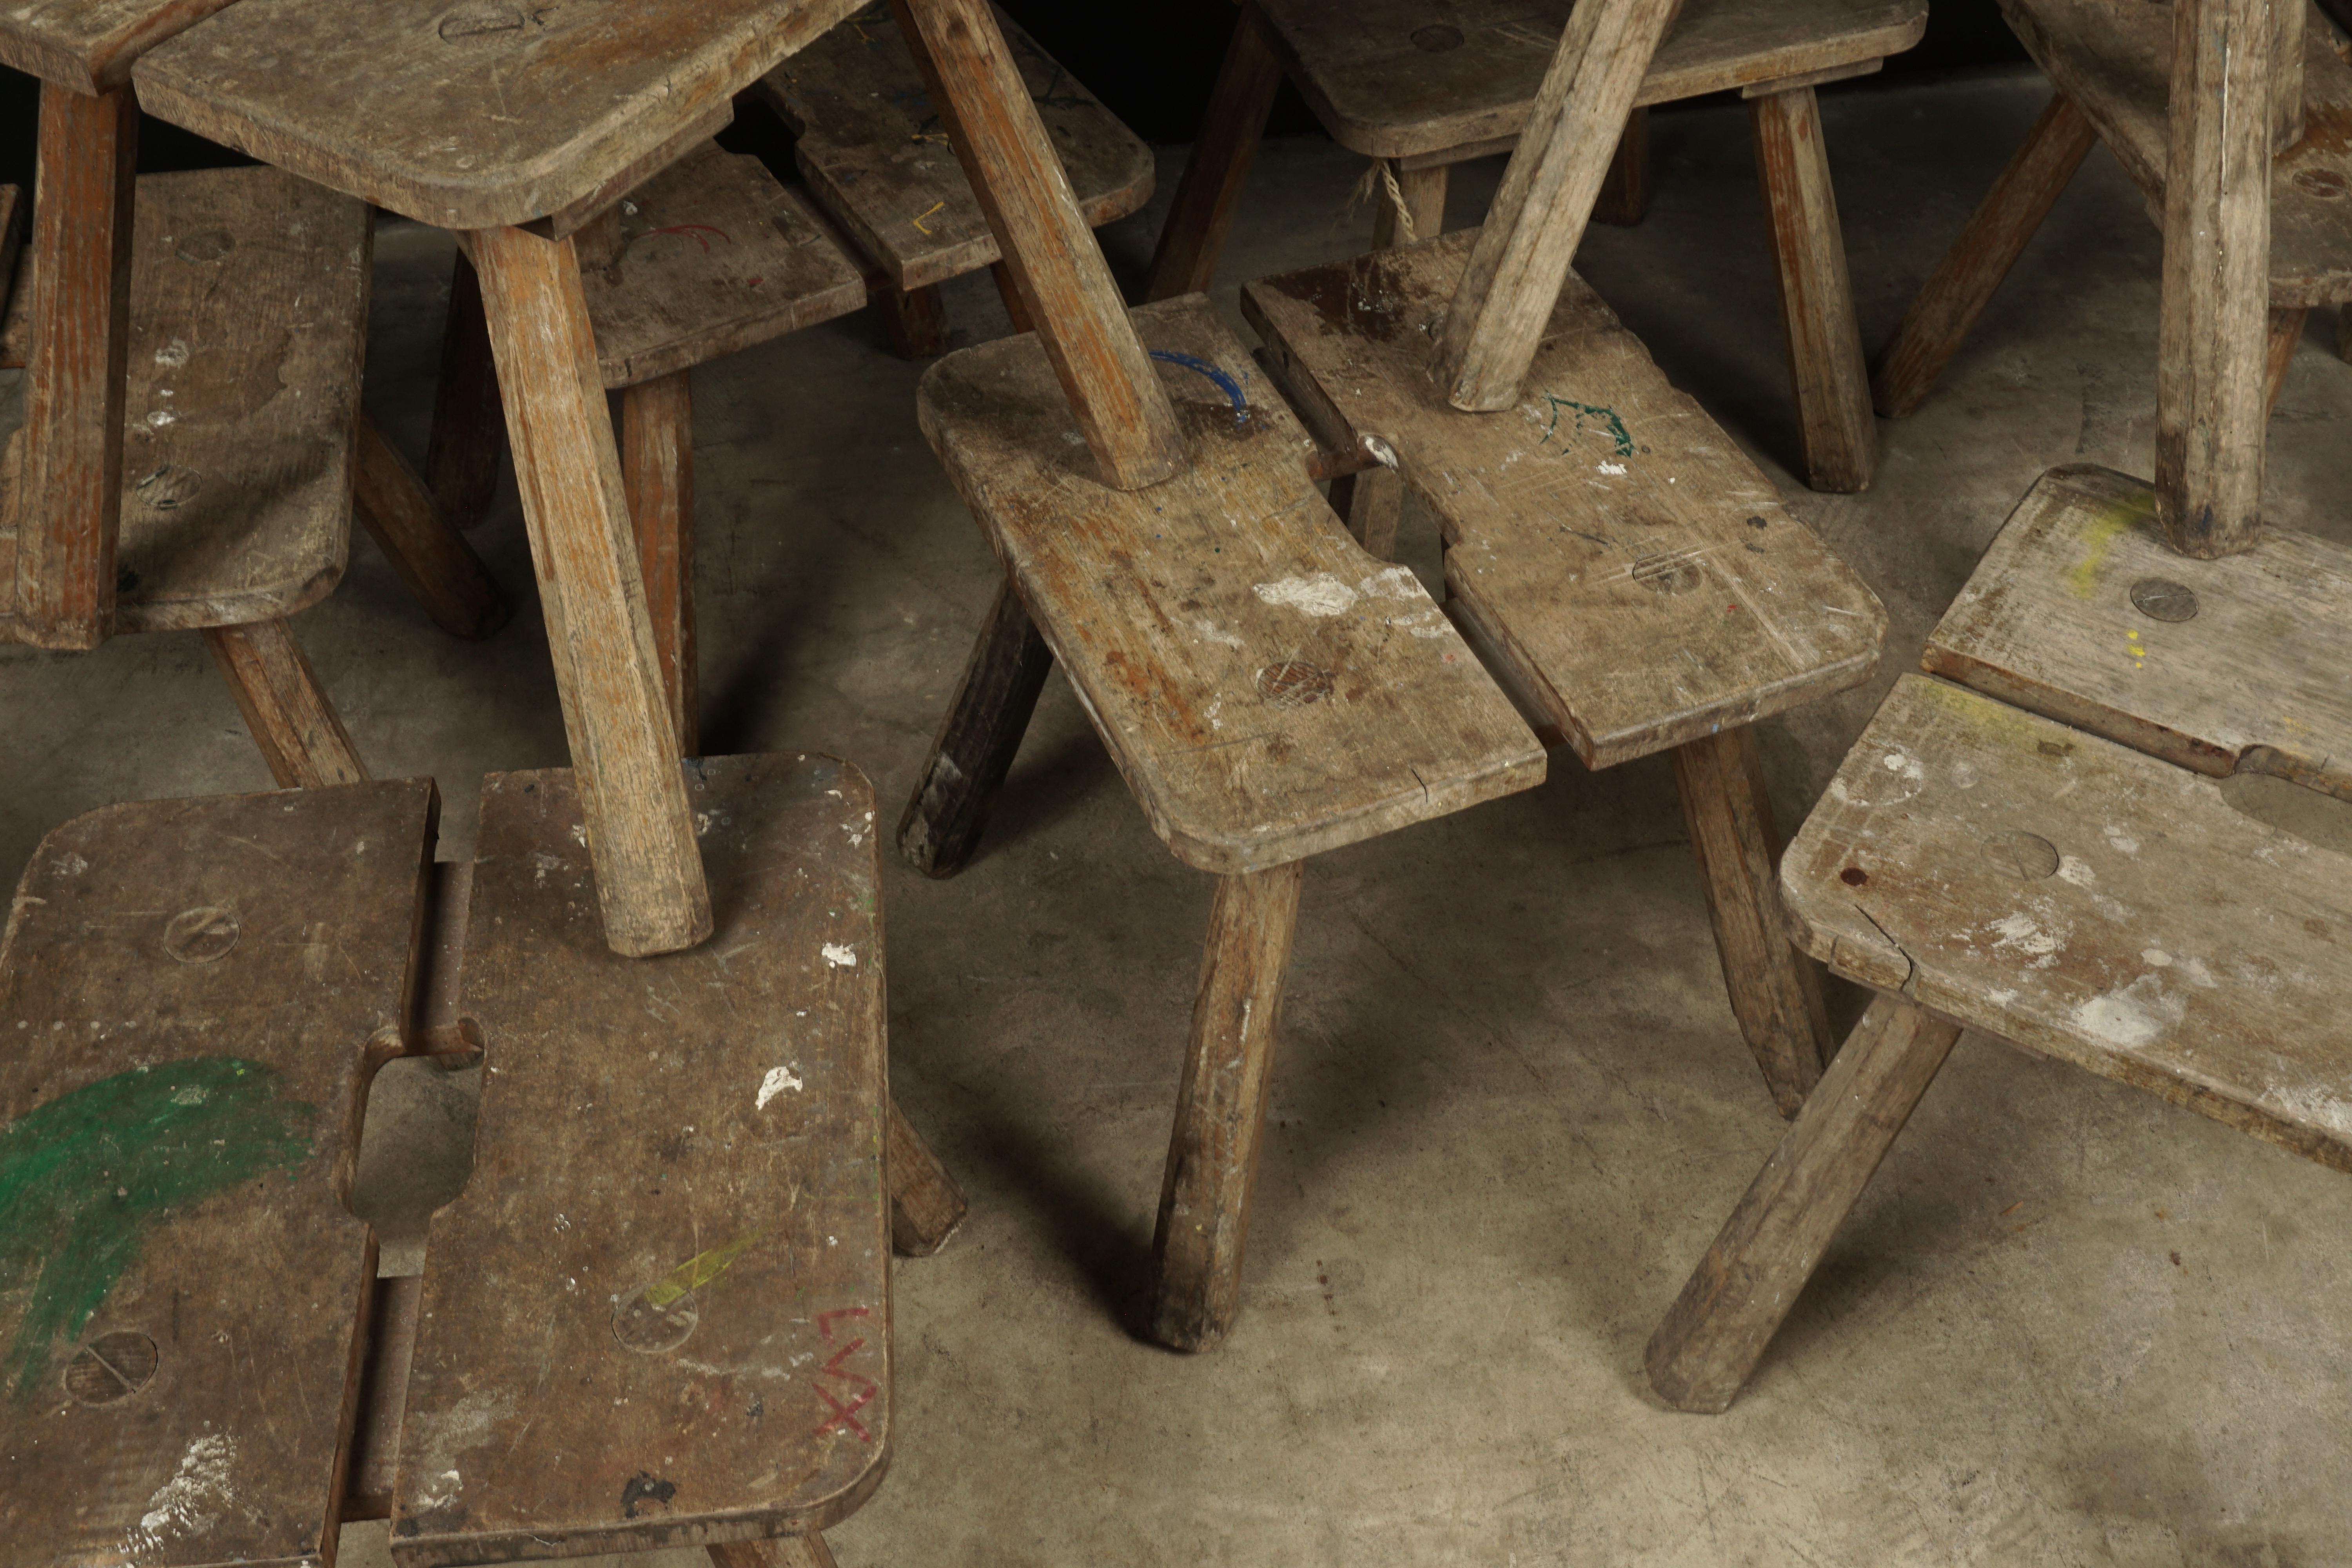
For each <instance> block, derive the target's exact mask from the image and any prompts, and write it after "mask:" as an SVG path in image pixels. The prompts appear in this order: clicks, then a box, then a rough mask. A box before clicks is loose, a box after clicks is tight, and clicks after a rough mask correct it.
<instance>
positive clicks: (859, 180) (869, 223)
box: [760, 5, 1153, 293]
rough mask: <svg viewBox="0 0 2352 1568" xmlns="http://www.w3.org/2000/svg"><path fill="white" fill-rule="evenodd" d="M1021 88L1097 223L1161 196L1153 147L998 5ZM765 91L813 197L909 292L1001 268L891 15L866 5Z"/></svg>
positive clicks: (784, 68)
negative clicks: (786, 126)
mask: <svg viewBox="0 0 2352 1568" xmlns="http://www.w3.org/2000/svg"><path fill="white" fill-rule="evenodd" d="M996 18H997V25H998V26H999V27H1001V28H1002V29H1003V34H1004V40H1005V42H1006V44H1007V45H1009V46H1010V47H1011V49H1012V51H1013V59H1014V61H1015V63H1016V64H1017V66H1018V67H1019V69H1020V73H1021V80H1022V85H1023V86H1024V87H1025V88H1026V89H1028V92H1029V97H1030V100H1031V101H1032V102H1034V104H1035V105H1036V106H1037V113H1038V116H1039V118H1040V119H1041V120H1042V121H1044V122H1045V130H1046V132H1047V134H1048V135H1049V136H1050V137H1051V138H1052V141H1053V146H1054V150H1055V152H1056V153H1059V154H1060V155H1061V162H1062V168H1063V170H1064V172H1065V174H1066V176H1067V178H1068V180H1069V183H1070V186H1071V189H1072V192H1073V193H1074V194H1075V195H1076V197H1077V202H1078V208H1079V210H1080V211H1081V212H1082V213H1084V214H1085V216H1086V221H1087V223H1088V224H1089V225H1091V226H1095V227H1097V228H1099V227H1100V226H1103V225H1104V224H1107V223H1112V222H1116V221H1117V220H1118V219H1119V218H1122V217H1125V216H1128V215H1129V213H1132V212H1134V211H1136V210H1137V209H1139V208H1140V207H1141V206H1142V205H1143V204H1144V203H1145V202H1147V201H1149V200H1150V199H1151V187H1152V178H1153V165H1152V158H1151V149H1150V148H1149V147H1147V146H1145V145H1144V143H1143V142H1142V140H1141V139H1140V138H1139V137H1138V136H1137V135H1136V134H1135V133H1134V132H1131V131H1129V130H1128V128H1127V127H1126V126H1125V125H1123V124H1121V123H1120V122H1119V120H1118V116H1116V115H1114V114H1112V113H1111V112H1110V110H1108V109H1106V108H1104V107H1103V105H1102V104H1101V103H1100V102H1098V101H1097V100H1096V99H1095V97H1094V95H1093V94H1091V93H1089V92H1087V90H1086V89H1085V87H1084V86H1083V85H1081V84H1080V83H1079V82H1077V81H1076V79H1073V78H1072V77H1071V76H1070V74H1069V73H1068V72H1067V71H1066V70H1065V69H1064V68H1062V66H1061V65H1060V64H1059V63H1058V62H1057V61H1055V59H1054V58H1053V57H1052V56H1051V55H1048V54H1047V53H1046V52H1045V50H1044V49H1042V48H1040V47H1037V44H1036V42H1035V40H1034V39H1032V38H1031V37H1029V35H1028V34H1026V33H1024V32H1023V31H1022V30H1021V29H1020V27H1018V26H1015V25H1014V24H1013V20H1012V19H1011V18H1010V17H1008V16H1005V15H1004V14H1003V12H1002V11H1001V10H1000V11H998V12H997V13H996ZM760 87H761V91H762V93H763V95H764V96H765V97H766V98H767V100H769V101H770V102H771V103H772V104H773V105H774V106H775V108H776V110H777V111H778V112H779V113H781V114H782V116H783V117H784V119H785V120H786V121H788V122H789V123H790V124H791V125H792V127H793V131H794V132H797V133H798V135H799V138H800V140H799V142H798V143H797V144H796V146H795V147H794V149H793V157H794V159H795V161H796V162H797V163H799V166H800V170H801V174H802V176H803V178H805V179H806V180H807V181H808V183H809V189H810V191H811V192H812V193H813V194H814V195H815V197H816V199H817V200H818V201H819V202H820V203H822V204H823V205H824V208H825V210H826V211H827V212H829V213H831V214H832V215H833V216H834V217H835V220H837V221H838V222H839V223H840V224H841V226H843V227H844V228H845V229H846V230H847V231H848V232H849V235H850V237H851V238H852V239H853V240H854V241H855V242H856V245H857V247H858V248H859V249H861V250H863V251H864V252H865V253H866V255H867V256H869V257H871V258H874V259H875V260H876V261H877V262H878V263H880V264H881V266H882V268H883V270H884V271H885V273H886V274H887V276H888V277H889V279H890V281H891V282H892V283H893V284H894V285H895V286H896V287H897V288H898V289H900V290H901V291H902V292H907V293H911V292H913V291H914V290H915V289H924V288H929V287H931V286H932V285H934V284H939V283H944V282H946V281H947V280H949V279H952V278H961V277H962V276H963V275H964V274H965V273H967V272H975V271H978V270H979V269H980V268H983V267H987V266H990V265H992V263H994V262H995V261H996V260H997V259H998V248H997V243H996V237H995V235H994V234H992V232H991V231H990V229H989V226H988V216H987V214H986V213H985V212H983V211H982V208H981V204H980V199H979V197H978V196H977V195H974V194H973V192H972V189H971V184H970V183H969V182H968V181H967V180H966V179H965V178H964V173H963V169H962V166H961V164H960V163H958V161H957V159H956V155H955V151H954V148H953V146H952V145H951V143H950V138H949V136H948V133H947V132H946V131H945V129H943V127H942V123H941V117H940V113H939V111H938V110H937V108H936V106H934V105H933V104H932V102H931V100H930V95H929V92H928V91H926V90H925V89H924V86H923V79H922V76H921V73H920V71H919V68H917V65H916V62H915V58H914V56H913V53H912V52H911V51H910V50H909V49H908V47H907V44H906V39H905V37H904V35H903V34H901V33H900V31H899V29H898V24H897V23H896V22H895V21H894V20H893V19H892V18H891V16H890V15H889V12H888V8H887V6H882V5H869V6H867V7H866V9H865V10H863V11H861V12H859V13H858V14H857V15H856V16H852V17H851V18H849V20H847V21H845V22H844V23H842V24H841V25H840V26H837V27H835V28H834V29H833V31H831V32H829V33H827V34H825V35H824V37H822V38H819V39H818V40H817V41H816V42H814V43H813V44H811V45H810V46H809V47H807V48H805V49H803V50H802V51H801V52H800V53H799V54H797V55H795V56H793V58H791V59H789V60H787V61H786V62H784V63H783V64H782V65H780V66H778V67H776V68H774V69H773V70H772V71H770V72H769V73H768V74H767V75H766V76H764V77H762V78H761V81H760Z"/></svg>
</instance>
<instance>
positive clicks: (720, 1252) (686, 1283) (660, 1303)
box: [646, 1235, 760, 1307]
mask: <svg viewBox="0 0 2352 1568" xmlns="http://www.w3.org/2000/svg"><path fill="white" fill-rule="evenodd" d="M759 1239H760V1238H759V1237H757V1236H756V1235H754V1236H739V1237H736V1238H735V1239H734V1240H732V1241H730V1242H729V1243H728V1244H727V1245H726V1246H724V1247H712V1248H711V1249H710V1250H709V1251H708V1252H700V1253H697V1254H696V1255H695V1256H693V1257H692V1258H688V1259H687V1260H686V1261H685V1262H683V1263H681V1264H679V1265H678V1266H677V1268H673V1269H671V1270H670V1271H669V1272H668V1273H667V1274H665V1275H663V1276H662V1277H661V1279H658V1280H656V1282H655V1283H653V1284H652V1285H649V1286H647V1287H646V1305H647V1306H649V1307H667V1306H668V1305H669V1304H670V1303H671V1302H672V1301H675V1300H677V1299H678V1298H679V1297H680V1296H683V1295H685V1294H686V1293H687V1292H688V1290H695V1289H700V1288H701V1287H703V1286H705V1285H708V1284H709V1283H710V1282H711V1281H712V1280H713V1279H718V1278H719V1276H720V1275H721V1274H724V1273H726V1272H727V1270H728V1268H730V1266H731V1265H732V1264H733V1263H734V1261H735V1260H736V1259H737V1258H740V1257H742V1256H743V1255H744V1254H745V1253H747V1252H749V1251H751V1248H752V1247H753V1245H754V1244H756V1243H757V1242H758V1241H759Z"/></svg>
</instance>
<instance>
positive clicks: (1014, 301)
mask: <svg viewBox="0 0 2352 1568" xmlns="http://www.w3.org/2000/svg"><path fill="white" fill-rule="evenodd" d="M988 275H989V277H990V278H991V279H993V280H994V281H995V284H996V297H997V298H998V299H1000V300H1003V301H1004V316H1005V319H1006V320H1007V321H1011V322H1012V323H1013V331H1016V332H1032V331H1036V330H1037V323H1036V322H1034V321H1031V320H1030V319H1029V301H1028V300H1024V299H1023V298H1022V297H1021V285H1019V284H1018V283H1015V282H1014V281H1013V269H1012V268H1009V267H1007V266H1005V265H1004V263H1003V262H1002V261H992V262H990V263H989V264H988Z"/></svg>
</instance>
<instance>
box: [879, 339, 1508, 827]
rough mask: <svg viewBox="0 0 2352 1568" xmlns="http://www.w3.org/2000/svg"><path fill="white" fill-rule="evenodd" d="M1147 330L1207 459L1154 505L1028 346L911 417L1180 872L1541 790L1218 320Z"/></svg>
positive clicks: (973, 371) (1399, 571)
mask: <svg viewBox="0 0 2352 1568" xmlns="http://www.w3.org/2000/svg"><path fill="white" fill-rule="evenodd" d="M1132 319H1133V321H1134V322H1135V326H1136V330H1137V331H1139V333H1140V334H1141V335H1142V339H1143V342H1144V344H1145V346H1146V347H1147V348H1148V349H1150V351H1151V352H1152V353H1154V354H1155V355H1160V356H1161V358H1160V361H1159V363H1158V364H1157V366H1156V368H1158V369H1159V370H1160V381H1161V384H1162V385H1164V386H1165V387H1166V389H1167V391H1168V394H1169V395H1170V396H1171V399H1172V400H1173V401H1174V403H1175V405H1176V410H1177V415H1178V417H1179V420H1180V422H1181V426H1182V429H1183V431H1184V435H1185V443H1186V446H1187V447H1188V448H1189V450H1190V453H1191V458H1192V461H1191V463H1190V465H1189V466H1188V469H1187V471H1186V472H1185V473H1183V474H1181V475H1180V476H1179V477H1177V478H1176V479H1170V480H1168V481H1166V482H1165V483H1162V484H1160V485H1156V486H1154V487H1152V488H1151V489H1148V490H1140V491H1118V490H1113V489H1108V487H1106V486H1105V485H1103V484H1102V483H1100V482H1099V481H1098V480H1097V479H1096V478H1095V477H1094V474H1093V471H1092V469H1091V468H1090V467H1089V465H1088V464H1087V460H1086V448H1085V447H1083V446H1082V445H1080V444H1079V441H1078V437H1077V432H1076V427H1075V426H1074V424H1073V422H1072V419H1071V416H1070V414H1069V410H1068V405H1067V404H1066V401H1065V400H1064V398H1063V396H1062V394H1061V389H1060V387H1059V385H1058V384H1056V383H1055V380H1054V376H1053V373H1052V370H1051V368H1050V367H1049V366H1048V365H1047V364H1046V363H1045V355H1044V353H1042V352H1041V351H1040V350H1039V349H1038V347H1037V345H1036V342H1035V341H1034V339H1028V338H1020V339H1006V340H1003V341H1002V342H994V343H989V344H986V345H983V346H982V347H980V348H974V349H967V350H965V351H963V352H962V353H955V354H950V356H948V357H947V358H946V359H944V360H941V361H940V363H938V364H937V365H935V366H933V367H932V368H931V370H930V372H929V374H927V375H926V376H925V377H924V378H923V383H922V386H921V389H920V390H919V393H918V395H917V403H918V407H919V412H920V415H921V418H922V424H923V432H924V434H925V435H926V436H928V437H929V438H930V441H931V445H932V447H933V448H934V449H935V450H937V451H938V452H939V454H940V459H941V460H942V461H943V462H944V463H945V464H946V465H947V469H948V473H949V475H950V478H952V479H954V481H955V484H956V488H957V489H959V490H960V491H961V492H962V494H963V498H964V500H965V501H966V502H967V503H969V504H970V505H971V509H972V511H973V513H974V515H975V516H976V517H977V518H978V519H979V521H980V522H981V525H982V529H983V530H984V531H986V532H987V533H988V535H989V537H990V540H991V541H992V543H994V545H995V547H996V550H997V553H998V554H999V555H1000V556H1001V557H1002V558H1003V561H1004V563H1005V566H1006V568H1007V570H1008V572H1009V573H1010V574H1011V576H1012V578H1013V584H1014V586H1015V587H1016V588H1017V590H1018V591H1019V593H1020V595H1021V597H1022V599H1023V601H1024V603H1025V604H1026V605H1028V608H1029V614H1030V616H1031V617H1032V618H1033V619H1034V621H1035V623H1036V625H1037V629H1038V630H1039V631H1040V632H1041V633H1043V634H1044V636H1045V640H1046V641H1047V643H1049V644H1050V645H1051V646H1052V647H1053V650H1054V654H1055V658H1058V659H1059V660H1060V661H1061V663H1062V667H1063V668H1064V669H1066V671H1067V672H1068V673H1069V676H1070V679H1071V681H1072V683H1073V684H1074V685H1075V686H1076V688H1077V689H1078V692H1079V695H1080V696H1081V698H1083V699H1084V700H1085V701H1086V703H1087V710H1088V712H1089V714H1090V715H1091V716H1092V717H1093V719H1094V721H1095V728H1096V730H1097V732H1098V733H1100V734H1101V736H1102V738H1103V741H1104V743H1105V744H1106V745H1108V747H1109V748H1110V752H1111V755H1112V757H1113V759H1114V760H1115V761H1116V762H1117V763H1118V767H1119V771H1120V772H1121V773H1124V774H1125V775H1126V778H1127V782H1128V787H1129V789H1131V790H1132V791H1134V793H1135V797H1136V799H1137V801H1138V803H1139V804H1140V805H1142V807H1143V809H1144V813H1145V815H1146V816H1149V817H1150V819H1151V825H1152V828H1153V830H1154V831H1155V832H1157V833H1158V834H1159V835H1160V837H1162V838H1163V839H1165V840H1167V842H1168V846H1169V847H1170V848H1171V849H1172V850H1173V851H1175V853H1176V856H1177V858H1180V859H1181V860H1183V861H1185V862H1186V863H1187V864H1189V865H1192V866H1195V867H1198V868H1201V869H1202V870H1206V871H1219V872H1238V871H1249V870H1255V869H1261V868H1265V867H1269V866H1275V865H1279V864H1281V863H1282V862H1284V861H1286V860H1294V859H1298V858H1302V857H1305V856H1307V855H1312V854H1317V853H1318V852H1320V851H1322V850H1325V849H1330V848H1336V847H1339V845H1342V844H1349V843H1353V842H1355V841H1356V840H1358V839H1361V838H1369V837H1373V836H1374V835H1376V834H1381V833H1385V832H1388V831H1390V830H1391V829H1393V828H1398V827H1402V826H1405V825H1407V824H1409V823H1412V822H1418V821H1422V820H1423V819H1425V818H1428V817H1433V816H1444V815H1445V814H1446V813H1448V812H1454V811H1459V810H1461V809H1463V808H1464V807H1465V806H1469V805H1475V804H1477V803H1478V802H1479V801H1482V800H1487V799H1491V798H1493V797H1495V796H1496V795H1507V794H1510V793H1511V792H1513V791H1515V790H1520V789H1525V788H1528V787H1529V786H1530V785H1532V784H1536V783H1538V782H1539V781H1540V780H1541V779H1542V777H1543V773H1544V756H1543V749H1542V747H1541V746H1540V745H1539V744H1538V742H1537V741H1536V739H1535V737H1534V736H1533V735H1532V734H1530V733H1529V732H1528V729H1527V727H1526V725H1525V724H1524V723H1522V722H1521V721H1520V720H1519V719H1518V717H1517V714H1516V713H1514V712H1513V710H1512V709H1511V706H1510V703H1509V701H1508V700H1507V699H1506V698H1505V697H1504V696H1503V694H1502V693H1501V692H1500V691H1499V690H1497V689H1496V688H1495V686H1494V685H1493V684H1492V682H1490V681H1489V680H1488V679H1487V678H1486V675H1485V673H1484V672H1483V671H1482V670H1481V669H1480V668H1478V664H1477V660H1476V659H1475V658H1473V657H1472V655H1471V653H1470V650H1469V648H1468V647H1466V646H1465V644H1464V643H1463V641H1462V639H1461V637H1460V636H1459V635H1458V634H1457V633H1456V632H1455V631H1454V628H1453V626H1451V625H1450V624H1449V623H1448V622H1447V621H1446V619H1445V617H1444V613H1443V612H1442V611H1440V610H1439V608H1438V607H1437V605H1435V604H1434V603H1433V601H1432V600H1431V599H1430V597H1429V595H1428V594H1427V592H1425V591H1424V590H1423V588H1422V586H1421V584H1420V583H1419V582H1418V580H1416V579H1415V578H1414V577H1413V575H1412V573H1411V572H1410V571H1408V570H1406V569H1405V568H1403V567H1398V566H1391V565H1389V564H1388V563H1385V562H1382V561H1381V560H1379V559H1377V558H1376V557H1374V556H1371V555H1369V554H1367V553H1365V552H1364V551H1363V549H1362V547H1361V546H1360V545H1358V544H1357V543H1356V542H1355V541H1354V540H1353V539H1351V538H1349V535H1348V532H1347V529H1346V526H1345V525H1344V524H1343V523H1341V522H1340V521H1339V518H1337V517H1336V516H1334V515H1333V514H1332V512H1331V510H1330V508H1329V507H1328V505H1327V504H1326V503H1325V502H1324V500H1323V498H1322V496H1321V494H1320V493H1318V491H1317V489H1315V486H1314V484H1313V482H1312V481H1311V480H1310V479H1309V478H1308V468H1307V465H1308V462H1309V460H1310V459H1311V458H1313V457H1314V456H1315V447H1314V444H1313V443H1312V442H1311V441H1310V440H1309V439H1308V438H1307V433H1306V431H1304V430H1303V429H1301V428H1300V427H1299V425H1298V422H1297V419H1296V418H1295V417H1294V416H1292V415H1291V413H1290V411H1289V410H1288V409H1287V408H1286V407H1285V406H1284V405H1283V403H1282V400H1281V399H1280V398H1279V397H1278V396H1276V395H1275V392H1274V389H1273V388H1272V387H1270V386H1268V385H1266V384H1265V381H1264V380H1263V379H1262V378H1261V377H1259V376H1258V375H1257V374H1255V367H1254V366H1253V364H1252V363H1251V360H1250V356H1249V353H1248V352H1247V351H1246V350H1244V348H1242V346H1241V345H1240V344H1239V343H1237V342H1234V338H1233V336H1232V334H1231V333H1230V332H1229V331H1227V330H1226V329H1225V328H1224V327H1223V325H1221V324H1220V323H1219V321H1218V318H1217V315H1216V312H1215V310H1213V308H1212V307H1211V306H1210V304H1209V302H1208V300H1206V299H1205V298H1203V297H1202V296H1200V295H1190V296H1187V297H1185V298H1183V299H1181V300H1170V301H1168V302H1167V303H1165V304H1161V305H1153V306H1148V307H1146V308H1144V309H1142V310H1137V311H1136V312H1134V315H1133V318H1132ZM1169 355H1174V356H1176V358H1175V359H1174V360H1172V361H1171V360H1170V359H1168V358H1167V357H1166V356H1169Z"/></svg>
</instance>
